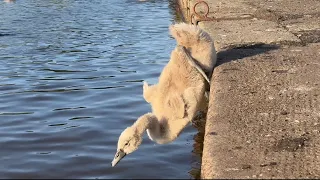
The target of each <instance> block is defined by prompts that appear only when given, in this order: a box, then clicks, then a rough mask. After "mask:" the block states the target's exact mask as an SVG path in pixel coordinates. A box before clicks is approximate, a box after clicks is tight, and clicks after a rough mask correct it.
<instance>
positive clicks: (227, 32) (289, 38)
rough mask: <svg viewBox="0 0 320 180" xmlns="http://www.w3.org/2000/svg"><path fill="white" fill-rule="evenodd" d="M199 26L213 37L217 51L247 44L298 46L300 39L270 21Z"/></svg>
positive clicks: (246, 21)
mask: <svg viewBox="0 0 320 180" xmlns="http://www.w3.org/2000/svg"><path fill="white" fill-rule="evenodd" d="M199 26H200V27H201V28H203V29H204V30H206V31H207V32H209V33H210V35H211V36H212V37H214V40H215V43H216V45H217V50H218V51H220V50H221V49H227V48H232V47H238V46H243V45H248V44H259V43H266V44H299V43H301V41H300V39H299V38H298V37H296V36H295V35H294V34H292V33H290V32H289V31H287V30H286V29H284V28H282V27H279V25H278V24H277V23H275V22H272V21H266V20H258V19H250V20H248V19H247V20H237V21H219V22H215V23H212V22H209V21H203V22H200V23H199Z"/></svg>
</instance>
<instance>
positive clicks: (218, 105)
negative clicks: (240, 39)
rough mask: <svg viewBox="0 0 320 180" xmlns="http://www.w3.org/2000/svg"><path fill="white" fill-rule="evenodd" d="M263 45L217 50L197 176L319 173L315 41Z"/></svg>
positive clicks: (319, 55)
mask: <svg viewBox="0 0 320 180" xmlns="http://www.w3.org/2000/svg"><path fill="white" fill-rule="evenodd" d="M268 48H270V47H260V48H259V47H257V48H252V49H251V48H246V49H235V50H227V52H221V53H222V54H221V55H220V56H219V58H220V60H222V61H225V62H226V61H230V60H236V59H238V58H239V57H244V58H243V59H241V60H236V61H232V62H229V63H224V64H222V65H220V66H218V67H217V68H216V69H215V71H214V74H213V77H212V84H211V92H210V102H209V110H208V114H207V122H206V129H205V137H204V149H203V157H202V167H201V169H202V177H203V178H320V81H319V79H320V44H311V45H308V46H305V47H289V48H282V49H273V48H270V49H268ZM271 49H273V50H271ZM268 50H271V51H268ZM254 51H256V52H264V51H266V52H265V53H263V54H257V55H253V54H254V53H253V52H254ZM267 51H268V52H267ZM229 54H232V56H233V58H230V57H229ZM251 55H253V56H251Z"/></svg>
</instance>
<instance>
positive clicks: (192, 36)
mask: <svg viewBox="0 0 320 180" xmlns="http://www.w3.org/2000/svg"><path fill="white" fill-rule="evenodd" d="M169 29H170V33H171V35H172V36H173V37H174V38H175V39H176V40H177V44H178V45H180V46H184V47H185V48H186V49H187V50H188V51H189V53H190V55H191V56H192V58H193V59H195V60H196V61H197V63H198V64H199V65H200V66H201V68H202V69H203V70H204V71H205V72H206V74H207V75H208V76H209V77H210V76H211V73H212V70H213V67H214V65H215V64H216V59H217V57H216V50H215V47H214V41H213V39H212V38H211V36H210V35H209V34H208V33H207V32H206V31H204V30H203V29H201V28H199V27H198V26H196V25H191V24H186V23H178V24H174V25H171V26H170V27H169Z"/></svg>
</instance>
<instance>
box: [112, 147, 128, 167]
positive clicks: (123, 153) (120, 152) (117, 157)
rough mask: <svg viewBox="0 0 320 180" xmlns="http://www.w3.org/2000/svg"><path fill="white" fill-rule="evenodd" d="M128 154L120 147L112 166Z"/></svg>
mask: <svg viewBox="0 0 320 180" xmlns="http://www.w3.org/2000/svg"><path fill="white" fill-rule="evenodd" d="M126 155H127V154H126V153H125V152H123V150H122V149H119V150H118V151H117V153H116V155H115V156H114V158H113V161H112V162H111V166H112V167H114V166H115V165H116V164H118V162H119V161H120V160H121V159H122V158H123V157H125V156H126Z"/></svg>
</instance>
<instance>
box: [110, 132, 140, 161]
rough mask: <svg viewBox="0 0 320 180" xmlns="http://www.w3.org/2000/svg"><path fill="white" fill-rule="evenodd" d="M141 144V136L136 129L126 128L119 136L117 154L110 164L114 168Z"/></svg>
mask: <svg viewBox="0 0 320 180" xmlns="http://www.w3.org/2000/svg"><path fill="white" fill-rule="evenodd" d="M141 143H142V135H141V134H139V132H138V131H137V128H135V127H127V128H126V129H125V130H124V131H123V132H122V133H121V134H120V137H119V140H118V147H117V152H116V154H115V156H114V159H113V161H112V163H111V165H112V167H114V166H115V165H116V164H117V163H118V162H119V161H120V160H121V159H122V158H123V157H125V156H126V155H127V154H130V153H132V152H133V151H135V150H137V149H138V147H139V146H140V144H141Z"/></svg>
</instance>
